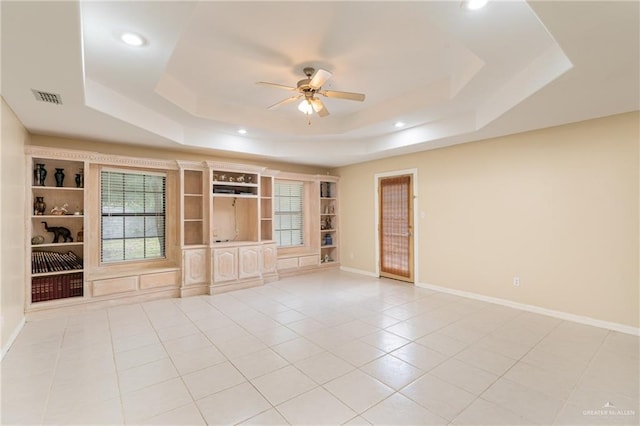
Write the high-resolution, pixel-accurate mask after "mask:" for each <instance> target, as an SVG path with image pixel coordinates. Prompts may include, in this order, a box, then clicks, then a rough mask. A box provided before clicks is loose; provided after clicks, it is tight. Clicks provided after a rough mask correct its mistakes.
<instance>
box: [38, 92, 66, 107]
mask: <svg viewBox="0 0 640 426" xmlns="http://www.w3.org/2000/svg"><path fill="white" fill-rule="evenodd" d="M31 91H32V92H33V96H35V97H36V100H37V101H40V102H48V103H50V104H56V105H62V96H60V95H57V94H55V93H49V92H43V91H41V90H35V89H31Z"/></svg>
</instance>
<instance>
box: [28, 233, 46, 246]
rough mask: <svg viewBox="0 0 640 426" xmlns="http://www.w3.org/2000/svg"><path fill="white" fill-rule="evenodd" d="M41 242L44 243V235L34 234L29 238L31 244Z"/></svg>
mask: <svg viewBox="0 0 640 426" xmlns="http://www.w3.org/2000/svg"><path fill="white" fill-rule="evenodd" d="M42 243H44V237H43V236H42V235H36V236H34V237H33V238H31V244H33V245H34V246H35V245H38V244H42Z"/></svg>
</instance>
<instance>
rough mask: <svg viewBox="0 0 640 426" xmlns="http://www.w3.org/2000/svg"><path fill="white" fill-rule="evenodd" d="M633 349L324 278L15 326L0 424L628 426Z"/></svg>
mask: <svg viewBox="0 0 640 426" xmlns="http://www.w3.org/2000/svg"><path fill="white" fill-rule="evenodd" d="M638 348H639V339H638V337H633V336H630V335H625V334H621V333H617V332H613V331H607V330H603V329H599V328H594V327H589V326H584V325H580V324H575V323H570V322H566V321H561V320H558V319H554V318H550V317H546V316H542V315H536V314H532V313H528V312H524V311H519V310H515V309H510V308H506V307H502V306H498V305H492V304H489V303H484V302H479V301H475V300H470V299H465V298H461V297H456V296H452V295H448V294H442V293H437V292H434V291H430V290H425V289H420V288H414V287H412V286H409V285H406V284H402V283H399V282H395V281H391V280H379V279H374V278H368V277H362V276H357V275H352V274H348V273H344V272H339V271H325V272H322V273H316V274H309V275H303V276H299V277H292V278H286V279H282V280H280V281H278V282H275V283H271V284H268V285H265V286H263V287H258V288H252V289H247V290H242V291H237V292H233V293H227V294H222V295H215V296H198V297H191V298H185V299H168V300H159V301H153V302H148V303H139V304H131V305H123V306H117V307H112V308H109V309H104V310H95V311H91V312H86V313H82V314H74V315H67V316H63V315H58V316H56V317H53V318H48V319H46V320H38V321H32V322H28V323H27V324H26V325H25V327H24V329H23V331H22V332H21V333H20V335H19V336H18V338H17V340H16V342H15V344H14V345H13V347H12V348H11V349H10V351H9V352H8V353H7V355H6V356H5V358H4V360H3V362H2V406H1V408H2V414H1V416H2V417H1V423H2V424H149V425H161V424H167V425H169V424H189V425H200V424H238V423H242V424H263V425H275V424H304V425H310V424H318V425H339V424H349V425H356V424H387V425H402V424H407V425H427V424H442V425H446V424H451V425H461V424H492V425H493V424H507V425H521V424H545V425H546V424H579V425H582V424H636V425H637V424H638V422H639V419H640V417H639V415H638V414H639V412H640V409H639V406H638V405H639V403H638V401H639V399H640V398H639V395H638V377H639V372H638Z"/></svg>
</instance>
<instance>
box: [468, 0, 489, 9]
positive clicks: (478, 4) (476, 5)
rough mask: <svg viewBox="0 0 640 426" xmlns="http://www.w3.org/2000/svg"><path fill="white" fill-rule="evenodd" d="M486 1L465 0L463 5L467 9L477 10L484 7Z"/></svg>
mask: <svg viewBox="0 0 640 426" xmlns="http://www.w3.org/2000/svg"><path fill="white" fill-rule="evenodd" d="M488 2H489V0H465V1H464V2H463V4H464V7H466V8H467V9H469V10H478V9H482V8H483V7H485V6H486V5H487V3H488Z"/></svg>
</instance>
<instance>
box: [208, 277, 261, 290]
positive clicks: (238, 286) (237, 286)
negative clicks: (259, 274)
mask: <svg viewBox="0 0 640 426" xmlns="http://www.w3.org/2000/svg"><path fill="white" fill-rule="evenodd" d="M261 285H264V280H263V279H262V278H257V279H254V280H250V281H242V282H230V283H228V284H227V283H221V284H213V285H211V286H209V294H220V293H226V292H228V291H234V290H242V289H243V288H251V287H258V286H261Z"/></svg>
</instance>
